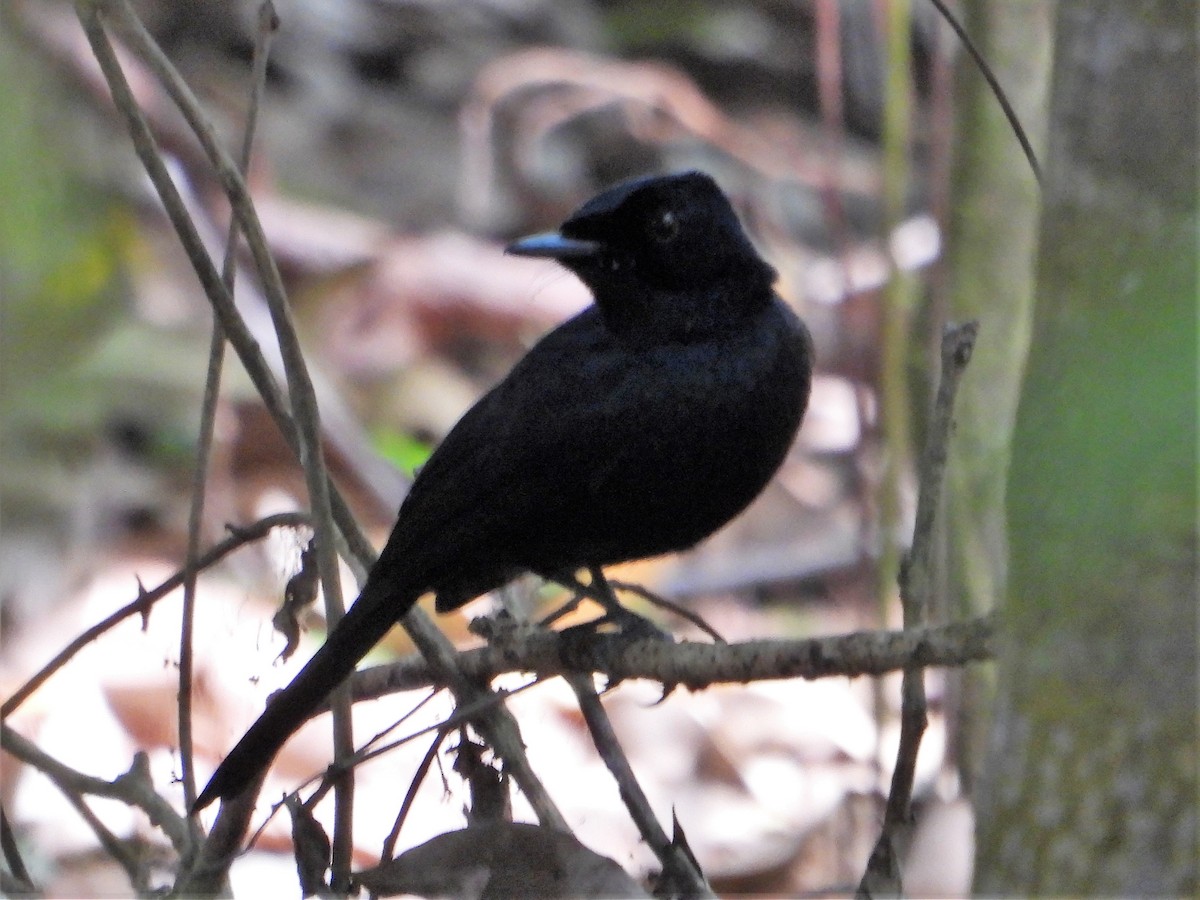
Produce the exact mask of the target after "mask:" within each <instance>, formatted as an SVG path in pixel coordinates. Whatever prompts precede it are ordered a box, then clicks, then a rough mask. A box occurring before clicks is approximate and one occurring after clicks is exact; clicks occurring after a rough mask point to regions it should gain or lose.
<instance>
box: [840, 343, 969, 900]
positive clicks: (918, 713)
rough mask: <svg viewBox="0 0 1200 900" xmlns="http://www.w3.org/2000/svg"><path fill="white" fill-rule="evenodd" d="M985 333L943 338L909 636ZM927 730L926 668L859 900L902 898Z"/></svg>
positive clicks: (905, 606) (906, 686) (908, 704)
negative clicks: (903, 860) (962, 392)
mask: <svg viewBox="0 0 1200 900" xmlns="http://www.w3.org/2000/svg"><path fill="white" fill-rule="evenodd" d="M978 328H979V326H978V323H976V322H968V323H966V324H964V325H959V326H955V327H948V328H947V329H946V331H945V333H944V334H943V336H942V353H941V364H942V365H941V379H940V381H939V383H938V391H937V398H936V400H935V401H934V406H933V415H932V417H931V421H930V423H929V436H928V439H927V441H926V444H925V449H924V452H923V453H922V455H921V460H920V465H919V467H918V471H917V475H918V484H919V493H918V496H917V516H916V522H915V525H914V528H913V540H912V547H911V549H910V550H909V552H908V553H907V554H906V556H905V558H904V561H903V563H902V564H901V567H900V578H899V581H900V602H901V607H902V610H903V613H904V627H905V630H906V631H907V630H909V629H912V630H917V629H922V628H924V627H925V622H926V616H927V611H928V608H929V605H930V602H931V595H932V587H933V585H934V584H935V583H936V572H935V571H934V565H935V559H936V557H935V553H934V549H935V547H936V539H937V535H936V532H935V527H936V524H937V522H936V515H937V510H938V509H939V508H940V507H941V498H942V489H943V486H944V484H945V473H946V459H947V456H948V454H949V447H950V435H951V432H952V430H953V422H954V397H955V394H956V393H957V391H958V385H959V382H960V381H961V378H962V374H963V372H964V371H965V370H966V366H967V363H968V362H969V361H970V359H971V351H972V349H973V348H974V346H975V336H976V334H977V332H978ZM926 724H927V720H926V701H925V671H924V668H923V667H920V666H909V667H907V668H905V670H904V680H903V682H902V684H901V707H900V745H899V747H898V748H897V750H896V767H895V769H894V770H893V772H892V784H891V789H890V790H889V792H888V801H887V806H886V807H885V809H884V815H883V826H882V829H881V833H880V836H879V840H878V842H877V843H876V844H875V849H874V850H873V851H872V852H871V858H870V859H869V860H868V862H867V868H866V872H865V873H864V874H863V878H862V881H861V882H860V884H859V886H858V893H857V896H859V897H862V898H869V897H875V896H879V895H889V896H890V895H898V894H899V893H900V892H901V888H902V885H901V880H900V866H899V858H898V854H897V849H896V845H897V837H898V836H899V834H900V833H901V831H902V830H903V829H905V828H906V827H907V826H908V825H909V822H910V819H911V815H912V813H911V806H912V791H913V784H914V780H915V775H916V765H917V753H918V751H919V750H920V747H921V738H922V736H923V735H924V733H925V726H926Z"/></svg>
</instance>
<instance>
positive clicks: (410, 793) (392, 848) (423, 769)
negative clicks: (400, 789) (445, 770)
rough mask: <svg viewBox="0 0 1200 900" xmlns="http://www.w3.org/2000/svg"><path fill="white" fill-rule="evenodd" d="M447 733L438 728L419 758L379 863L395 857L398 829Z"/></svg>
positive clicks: (444, 729) (380, 854) (448, 729)
mask: <svg viewBox="0 0 1200 900" xmlns="http://www.w3.org/2000/svg"><path fill="white" fill-rule="evenodd" d="M449 733H450V728H449V727H444V728H439V729H438V731H437V734H436V735H435V736H434V739H433V741H432V742H431V743H430V744H429V749H428V750H426V751H425V755H424V756H423V757H421V764H420V765H419V766H417V771H416V772H415V773H414V774H413V777H412V781H411V782H409V785H408V790H407V791H405V792H404V800H403V801H402V802H401V803H400V809H399V810H398V811H397V812H396V821H395V822H393V823H392V830H391V831H389V832H388V835H387V837H386V838H384V839H383V849H382V850H381V851H380V852H379V860H380V862H387V861H388V860H389V859H392V858H393V857H394V856H395V855H396V842H397V841H399V840H400V829H401V828H403V827H404V822H405V820H406V819H408V813H409V811H410V810H411V809H412V806H413V803H414V802H415V801H416V799H417V790H418V789H419V788H420V787H421V782H423V781H424V780H425V776H426V775H427V774H429V768H430V767H431V766H432V765H433V761H434V760H435V759H437V754H438V748H439V747H441V746H442V742H443V741H445V740H446V735H448V734H449Z"/></svg>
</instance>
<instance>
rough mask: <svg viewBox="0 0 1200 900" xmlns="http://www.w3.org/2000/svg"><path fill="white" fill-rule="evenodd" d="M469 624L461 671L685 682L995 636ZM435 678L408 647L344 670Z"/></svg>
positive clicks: (815, 666) (853, 668)
mask: <svg viewBox="0 0 1200 900" xmlns="http://www.w3.org/2000/svg"><path fill="white" fill-rule="evenodd" d="M485 621H486V620H485ZM483 624H484V623H483V622H477V623H476V625H477V626H481V625H483ZM476 630H479V631H484V630H487V631H491V632H492V633H490V634H488V635H487V636H488V638H489V640H490V641H491V642H492V643H490V644H489V646H487V647H481V648H479V649H476V650H465V651H463V652H462V653H461V654H460V655H459V665H460V668H461V671H462V672H463V673H464V674H465V675H467V676H468V677H471V678H477V679H480V680H487V679H491V678H495V677H496V676H498V675H503V674H506V673H512V672H535V673H537V674H538V675H539V676H542V677H549V676H553V675H564V674H568V673H572V672H594V673H597V674H601V675H605V676H606V677H608V678H609V679H610V680H621V679H629V678H644V679H649V680H651V681H658V682H660V683H662V684H664V685H667V686H668V687H674V686H681V687H686V688H688V689H691V690H699V689H701V688H704V687H707V686H709V685H711V684H719V683H749V682H752V681H767V680H772V679H785V678H806V679H814V678H828V677H833V676H844V677H847V678H854V677H858V676H861V675H884V674H886V673H888V672H897V671H901V670H903V669H907V668H911V667H932V666H961V665H964V664H966V663H971V662H982V661H985V660H989V659H991V658H992V655H993V642H994V637H995V624H994V622H993V620H992V619H991V617H983V618H979V619H972V620H970V621H967V622H955V623H952V624H950V625H938V626H933V627H929V628H918V629H906V630H903V631H860V632H856V633H853V634H844V635H836V636H831V637H820V638H806V639H803V640H755V641H744V642H738V643H732V644H703V643H694V642H689V641H683V642H680V643H668V642H666V641H661V640H655V639H649V640H648V639H639V638H630V637H628V636H626V635H622V634H606V633H597V634H590V635H588V639H587V640H586V641H580V640H573V639H571V637H570V636H566V635H564V634H562V633H560V632H554V631H534V630H527V631H526V630H522V631H520V632H519V633H517V634H515V635H511V636H509V635H504V634H503V633H502V629H496V630H495V631H493V630H492V628H490V627H489V628H488V629H483V628H481V627H477V629H476ZM438 684H439V680H438V675H437V673H436V672H435V671H434V670H433V669H431V668H430V666H429V664H428V663H427V662H425V660H423V659H421V658H419V657H417V656H412V657H409V658H408V659H404V660H401V661H400V662H395V663H391V664H389V665H383V666H375V667H372V668H368V669H363V670H362V671H359V672H356V673H355V674H354V675H353V676H351V686H352V690H353V694H354V699H355V701H359V700H370V699H374V698H377V697H382V696H385V695H387V694H391V693H394V692H396V691H407V690H415V689H417V688H424V687H430V686H437V685H438Z"/></svg>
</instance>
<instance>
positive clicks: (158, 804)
mask: <svg viewBox="0 0 1200 900" xmlns="http://www.w3.org/2000/svg"><path fill="white" fill-rule="evenodd" d="M0 747H3V749H5V750H6V751H8V752H9V753H11V754H12V755H13V756H15V757H16V758H17V759H19V760H21V761H22V762H24V763H27V764H28V765H29V766H31V767H32V768H34V769H37V770H38V771H39V772H41V773H42V774H43V775H45V776H47V777H48V778H49V779H50V780H51V781H53V782H54V784H55V786H57V787H58V788H59V789H60V790H64V793H67V792H73V793H75V794H78V795H84V794H90V795H92V796H95V797H107V798H109V799H112V800H120V801H121V802H122V803H125V804H127V805H129V806H132V807H134V808H136V809H140V810H141V811H142V812H144V813H145V814H146V815H147V816H148V817H149V819H150V821H151V822H152V823H153V824H154V825H155V826H156V827H157V828H161V829H162V831H163V833H164V834H165V835H166V836H167V839H168V840H170V842H171V845H172V846H173V847H174V848H175V850H176V851H177V852H179V853H183V852H184V851H185V850H186V848H187V845H188V841H189V840H190V836H189V834H188V828H187V822H186V821H185V819H184V818H183V816H181V815H179V813H177V812H175V810H174V809H172V807H171V804H169V803H168V802H167V801H166V800H164V799H163V798H162V797H160V796H159V795H158V794H157V793H156V792H155V790H154V785H153V784H152V783H151V782H150V777H149V762H148V760H147V757H146V755H145V754H144V753H138V754H137V755H136V756H135V757H134V762H133V765H132V766H131V767H130V769H129V771H128V772H126V773H125V774H123V775H121V776H119V777H117V778H116V779H115V780H113V781H105V780H104V779H103V778H97V777H95V776H94V775H85V774H84V773H82V772H80V771H78V770H77V769H73V768H71V767H70V766H68V765H66V764H65V763H62V762H59V761H58V760H57V759H55V758H54V757H52V756H50V754H48V753H46V752H45V751H44V750H42V749H41V748H39V747H38V746H37V745H36V744H34V743H33V741H31V740H29V739H28V738H26V737H25V736H24V735H22V734H21V733H20V732H18V731H16V730H15V729H13V728H11V727H10V726H9V725H7V724H3V723H0Z"/></svg>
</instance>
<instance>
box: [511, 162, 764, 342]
mask: <svg viewBox="0 0 1200 900" xmlns="http://www.w3.org/2000/svg"><path fill="white" fill-rule="evenodd" d="M508 252H509V253H513V254H516V255H519V256H537V257H549V258H552V259H556V260H558V262H559V263H561V264H562V265H563V266H565V267H566V268H568V269H570V270H571V271H572V272H574V273H575V274H576V275H577V276H579V278H580V279H581V280H582V281H583V282H584V283H585V284H586V285H587V286H588V287H589V288H590V289H591V291H592V294H593V296H594V297H595V298H596V303H597V305H598V306H599V307H600V310H601V312H602V314H603V315H604V318H605V321H606V322H607V323H608V324H609V326H610V327H612V328H613V329H614V330H615V331H618V332H629V333H638V332H641V333H643V334H648V333H654V334H655V335H656V336H658V337H663V338H670V339H684V340H686V339H689V338H691V337H697V338H698V337H703V335H704V334H707V333H710V332H711V331H712V330H714V329H715V330H721V329H723V328H726V327H730V326H731V325H735V324H736V323H737V322H738V321H739V320H740V319H741V318H742V317H743V316H745V315H747V314H751V313H753V312H756V311H757V310H759V309H761V308H762V307H763V306H764V305H765V304H767V303H768V302H769V301H770V298H771V285H772V283H773V282H774V280H775V270H774V269H772V268H771V266H770V265H768V264H767V263H766V262H765V261H764V260H763V259H762V257H760V256H759V255H758V252H757V251H756V250H755V249H754V246H753V244H751V243H750V240H749V238H748V237H747V236H746V233H745V231H744V230H743V229H742V225H741V223H740V222H739V221H738V218H737V215H736V214H735V213H734V211H733V207H732V206H731V205H730V203H729V199H728V198H727V197H726V196H725V194H724V193H722V191H721V189H720V188H719V187H718V186H717V184H716V182H715V181H713V180H712V178H710V177H709V176H708V175H705V174H704V173H702V172H686V173H683V174H678V175H667V176H656V177H650V178H640V179H637V180H634V181H627V182H623V183H621V184H618V185H616V186H615V187H612V188H609V189H608V190H606V191H604V192H603V193H601V194H599V195H597V196H596V197H593V198H592V199H591V200H589V201H588V202H587V203H585V204H584V205H583V206H581V207H580V208H579V209H578V210H576V211H575V212H574V213H573V214H572V215H571V217H570V218H568V219H567V220H566V221H565V222H564V223H563V224H562V227H561V228H559V230H558V231H557V232H548V233H545V234H538V235H533V236H532V237H527V238H524V239H522V240H519V241H517V242H516V243H514V244H512V245H510V246H509V247H508Z"/></svg>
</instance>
